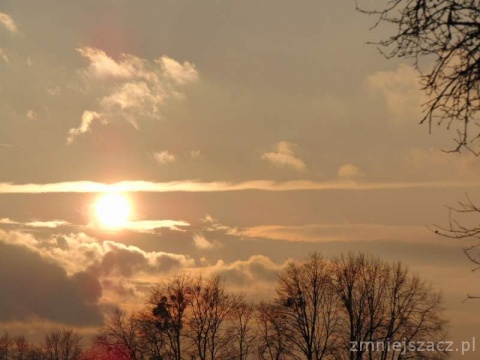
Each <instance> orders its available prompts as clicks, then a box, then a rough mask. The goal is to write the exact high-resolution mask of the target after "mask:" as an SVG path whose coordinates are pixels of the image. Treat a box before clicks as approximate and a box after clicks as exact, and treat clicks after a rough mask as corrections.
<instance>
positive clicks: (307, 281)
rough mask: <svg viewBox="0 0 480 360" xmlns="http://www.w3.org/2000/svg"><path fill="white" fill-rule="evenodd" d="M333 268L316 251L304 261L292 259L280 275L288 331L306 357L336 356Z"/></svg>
mask: <svg viewBox="0 0 480 360" xmlns="http://www.w3.org/2000/svg"><path fill="white" fill-rule="evenodd" d="M331 271H332V266H331V263H330V262H329V261H327V260H326V259H324V258H323V257H322V256H321V255H320V254H318V253H313V254H311V255H310V256H309V257H308V258H307V259H306V260H305V261H304V262H301V263H296V262H291V263H290V264H289V265H288V266H287V268H286V269H285V270H284V271H283V272H282V273H281V274H280V276H279V284H278V288H277V294H278V298H277V302H278V303H279V304H281V305H283V316H284V319H285V320H286V326H287V328H288V331H287V333H286V334H287V336H288V338H289V340H290V342H291V343H292V344H293V345H294V346H295V348H296V350H297V352H299V353H301V354H303V355H304V356H305V358H306V359H307V360H320V359H324V358H329V357H333V355H334V352H335V349H336V347H337V342H338V339H339V337H340V333H339V331H340V325H341V322H342V318H341V317H340V316H339V305H340V303H339V301H338V298H337V296H336V294H335V288H334V287H333V284H332V281H331V276H330V274H331Z"/></svg>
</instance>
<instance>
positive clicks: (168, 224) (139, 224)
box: [123, 220, 190, 233]
mask: <svg viewBox="0 0 480 360" xmlns="http://www.w3.org/2000/svg"><path fill="white" fill-rule="evenodd" d="M185 226H190V224H189V223H188V222H186V221H178V220H140V221H129V222H127V223H126V224H125V225H124V226H123V228H124V229H127V230H132V231H137V232H143V233H154V232H155V230H157V229H164V228H166V229H170V230H174V231H184V230H182V229H181V227H185Z"/></svg>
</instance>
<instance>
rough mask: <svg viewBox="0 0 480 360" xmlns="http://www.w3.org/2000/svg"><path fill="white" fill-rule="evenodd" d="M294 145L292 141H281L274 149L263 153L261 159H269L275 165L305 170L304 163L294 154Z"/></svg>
mask: <svg viewBox="0 0 480 360" xmlns="http://www.w3.org/2000/svg"><path fill="white" fill-rule="evenodd" d="M295 147H296V145H295V144H293V143H290V142H288V141H281V142H279V143H278V144H276V145H275V151H273V152H267V153H265V154H263V155H262V159H263V160H267V161H269V162H270V163H272V164H273V165H275V166H279V167H287V168H291V169H294V170H297V171H302V170H305V168H306V165H305V163H304V162H303V160H302V159H300V158H299V157H298V156H297V155H296V154H295V151H294V149H295Z"/></svg>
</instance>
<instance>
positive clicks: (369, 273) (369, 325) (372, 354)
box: [334, 254, 447, 360]
mask: <svg viewBox="0 0 480 360" xmlns="http://www.w3.org/2000/svg"><path fill="white" fill-rule="evenodd" d="M334 263H335V271H334V284H335V288H336V291H337V294H338V296H339V297H340V299H341V302H342V313H343V314H345V317H346V319H347V321H346V324H345V325H346V326H345V330H344V332H345V333H346V334H347V337H346V338H345V340H347V341H346V342H345V352H346V353H348V357H349V358H350V359H351V360H353V359H357V360H360V359H364V358H366V357H367V358H368V359H381V360H385V359H401V358H409V359H441V358H443V357H445V356H446V355H447V354H446V353H444V352H441V351H438V349H432V351H429V352H424V351H423V349H418V348H416V347H415V346H413V347H410V346H409V344H416V343H417V342H419V341H425V340H428V341H431V342H438V341H441V340H443V339H444V336H445V326H446V322H445V319H444V317H443V313H442V306H441V297H440V295H439V294H438V293H436V292H434V291H432V289H431V288H430V287H429V286H428V285H426V284H425V283H424V282H422V281H421V280H420V279H419V278H418V277H417V276H412V275H409V274H408V270H407V269H406V268H405V267H404V266H403V265H401V264H389V263H386V262H382V261H380V260H379V259H377V258H372V257H367V256H365V255H363V254H359V255H353V254H349V255H347V256H341V257H339V258H337V259H335V260H334ZM394 342H397V343H399V344H401V345H402V347H401V349H395V348H393V347H392V346H390V345H391V344H392V343H394ZM352 349H354V351H351V350H352ZM417 350H419V351H417ZM403 352H405V353H403Z"/></svg>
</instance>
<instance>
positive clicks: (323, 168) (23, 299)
mask: <svg viewBox="0 0 480 360" xmlns="http://www.w3.org/2000/svg"><path fill="white" fill-rule="evenodd" d="M382 3H383V2H382V1H381V0H364V1H363V4H364V5H365V6H367V7H371V6H377V5H380V6H381V5H382ZM374 20H375V19H373V18H372V17H368V16H366V15H364V14H361V13H359V12H357V11H356V10H355V2H354V1H334V0H322V1H320V0H315V1H313V0H296V1H291V0H288V1H287V0H275V1H273V0H264V1H250V0H242V1H240V0H228V1H227V0H179V1H171V0H168V1H167V0H155V1H153V0H139V1H132V0H115V1H113V0H95V1H93V0H84V1H60V0H44V1H41V2H40V1H33V0H0V125H1V131H0V283H1V284H2V290H1V296H0V327H2V328H10V329H13V331H28V332H30V333H31V334H33V333H34V332H36V331H40V330H41V329H44V328H45V327H48V326H53V325H56V324H63V325H68V326H72V327H75V328H76V329H78V330H79V331H80V332H82V333H89V332H92V331H94V329H96V327H98V326H99V325H100V324H101V323H102V316H103V314H105V313H106V312H108V311H109V310H110V309H112V308H114V307H117V306H120V307H123V308H127V309H133V308H135V307H136V306H137V307H138V306H141V305H142V304H143V301H144V298H145V294H146V293H148V288H149V287H150V286H151V285H152V284H154V283H156V282H157V281H159V280H161V279H164V278H166V277H169V276H172V275H173V274H177V273H180V272H183V271H187V272H191V273H202V274H210V273H218V274H221V275H222V276H224V278H225V279H226V281H227V285H228V286H229V287H230V288H231V289H232V290H234V291H244V292H246V293H251V294H256V296H257V297H260V298H269V297H270V298H271V297H272V296H273V294H274V289H273V285H274V283H275V279H276V276H277V274H278V271H280V270H281V268H282V266H284V264H285V263H286V262H287V261H289V260H292V259H302V258H304V257H305V256H306V255H307V254H308V253H309V252H312V251H320V252H322V253H323V254H325V255H326V256H338V255H339V254H340V253H342V252H343V253H346V252H349V251H353V252H357V251H361V252H365V253H368V254H373V255H375V256H379V257H381V258H383V259H385V260H388V261H401V262H402V263H404V264H406V265H408V266H409V268H410V270H411V271H412V273H418V274H419V275H420V276H421V277H422V279H424V280H426V281H428V282H430V283H431V284H432V287H433V288H434V289H435V290H436V291H441V292H442V293H443V295H444V300H445V308H446V312H447V314H448V316H449V318H450V320H451V335H450V336H451V339H453V340H455V341H461V340H468V339H471V338H472V337H473V336H475V335H476V334H478V329H479V326H480V315H479V311H478V308H479V304H478V302H477V301H474V300H469V301H465V299H466V297H467V294H470V295H475V294H480V288H478V287H477V286H476V284H477V283H478V274H476V273H474V272H472V269H473V266H472V264H471V263H469V262H468V260H467V259H466V257H465V256H464V254H463V252H462V248H463V247H465V246H469V245H473V244H475V239H466V240H454V239H448V238H444V237H441V236H438V235H437V234H435V233H434V232H433V231H432V230H431V229H432V227H434V225H438V226H448V221H449V211H448V206H455V205H456V204H457V203H458V202H459V201H464V200H466V199H467V196H469V197H470V198H471V199H472V200H473V201H475V200H476V199H477V198H478V200H480V196H479V191H478V190H479V186H480V178H479V175H478V174H479V170H480V162H479V159H478V158H476V157H475V156H473V155H472V154H469V153H461V154H450V153H445V152H443V151H442V150H449V149H452V148H454V146H455V143H454V142H453V140H452V139H453V137H454V134H453V133H452V132H448V131H447V130H446V129H445V128H437V127H433V128H432V131H431V133H429V129H428V126H425V125H419V120H420V118H421V104H422V103H423V102H424V101H425V95H424V94H423V93H422V92H421V90H420V86H419V83H418V74H417V72H416V71H415V70H414V68H413V67H412V64H411V63H409V62H408V60H407V59H390V60H387V59H385V57H383V56H382V55H381V54H380V53H379V51H378V49H377V48H376V46H374V45H368V44H367V42H369V41H375V40H378V39H381V38H384V37H385V36H388V34H389V33H390V31H391V30H392V29H389V28H386V27H382V28H377V29H374V30H371V29H370V28H371V27H372V25H373V24H374ZM108 192H120V193H123V194H124V196H125V198H126V199H127V200H128V203H129V204H130V214H129V217H128V220H125V221H123V223H122V226H121V227H119V228H112V227H108V226H107V227H106V226H102V225H105V223H103V224H102V219H101V216H100V219H99V216H98V214H97V213H98V205H96V204H98V201H99V199H100V198H101V197H102V196H103V194H104V193H108ZM469 356H470V357H471V358H475V356H474V354H468V356H464V357H462V358H464V359H468V358H469Z"/></svg>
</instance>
